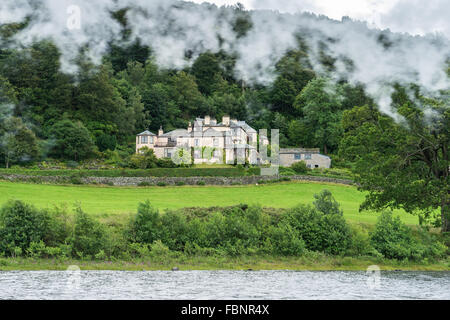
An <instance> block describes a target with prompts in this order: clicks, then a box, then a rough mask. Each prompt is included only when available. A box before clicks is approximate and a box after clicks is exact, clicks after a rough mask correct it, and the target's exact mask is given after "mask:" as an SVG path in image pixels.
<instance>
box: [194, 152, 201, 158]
mask: <svg viewBox="0 0 450 320" xmlns="http://www.w3.org/2000/svg"><path fill="white" fill-rule="evenodd" d="M194 159H200V150H195V151H194Z"/></svg>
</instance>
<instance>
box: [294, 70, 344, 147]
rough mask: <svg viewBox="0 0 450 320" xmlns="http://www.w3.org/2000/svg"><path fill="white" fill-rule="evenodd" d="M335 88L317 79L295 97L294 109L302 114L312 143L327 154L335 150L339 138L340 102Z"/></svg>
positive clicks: (340, 129) (340, 128) (324, 80)
mask: <svg viewBox="0 0 450 320" xmlns="http://www.w3.org/2000/svg"><path fill="white" fill-rule="evenodd" d="M339 96H340V94H339V92H338V91H337V88H336V87H335V86H333V85H332V84H330V83H329V82H328V80H326V79H323V78H317V79H314V80H312V81H310V82H309V83H308V85H307V86H306V87H305V88H304V89H303V90H302V92H301V93H300V94H299V95H298V96H297V97H296V101H295V103H294V107H295V108H296V109H297V110H298V111H299V112H301V113H302V114H303V122H304V124H305V125H306V127H307V128H308V130H309V131H311V132H312V133H313V139H312V140H313V141H312V142H313V143H314V144H315V145H316V146H321V147H322V148H323V152H324V153H325V154H327V153H328V152H329V151H330V150H335V149H337V146H338V144H339V140H340V138H341V133H342V127H341V117H342V111H341V101H340V98H339Z"/></svg>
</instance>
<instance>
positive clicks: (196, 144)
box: [194, 139, 200, 147]
mask: <svg viewBox="0 0 450 320" xmlns="http://www.w3.org/2000/svg"><path fill="white" fill-rule="evenodd" d="M194 144H195V146H196V147H198V146H199V144H200V139H195V140H194Z"/></svg>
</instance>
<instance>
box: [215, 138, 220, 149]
mask: <svg viewBox="0 0 450 320" xmlns="http://www.w3.org/2000/svg"><path fill="white" fill-rule="evenodd" d="M214 146H215V147H218V146H219V139H218V138H214Z"/></svg>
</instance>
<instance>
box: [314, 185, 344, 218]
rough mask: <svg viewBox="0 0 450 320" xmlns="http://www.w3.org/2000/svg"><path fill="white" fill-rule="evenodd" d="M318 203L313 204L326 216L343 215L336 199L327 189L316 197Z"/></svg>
mask: <svg viewBox="0 0 450 320" xmlns="http://www.w3.org/2000/svg"><path fill="white" fill-rule="evenodd" d="M314 199H316V201H314V202H313V205H314V207H315V208H316V209H317V210H319V211H320V212H323V213H324V214H338V215H343V212H342V210H341V209H340V208H339V203H338V202H337V201H336V200H335V199H334V197H333V195H332V194H331V192H330V191H329V190H327V189H324V190H322V191H321V192H320V193H319V194H315V195H314Z"/></svg>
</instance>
